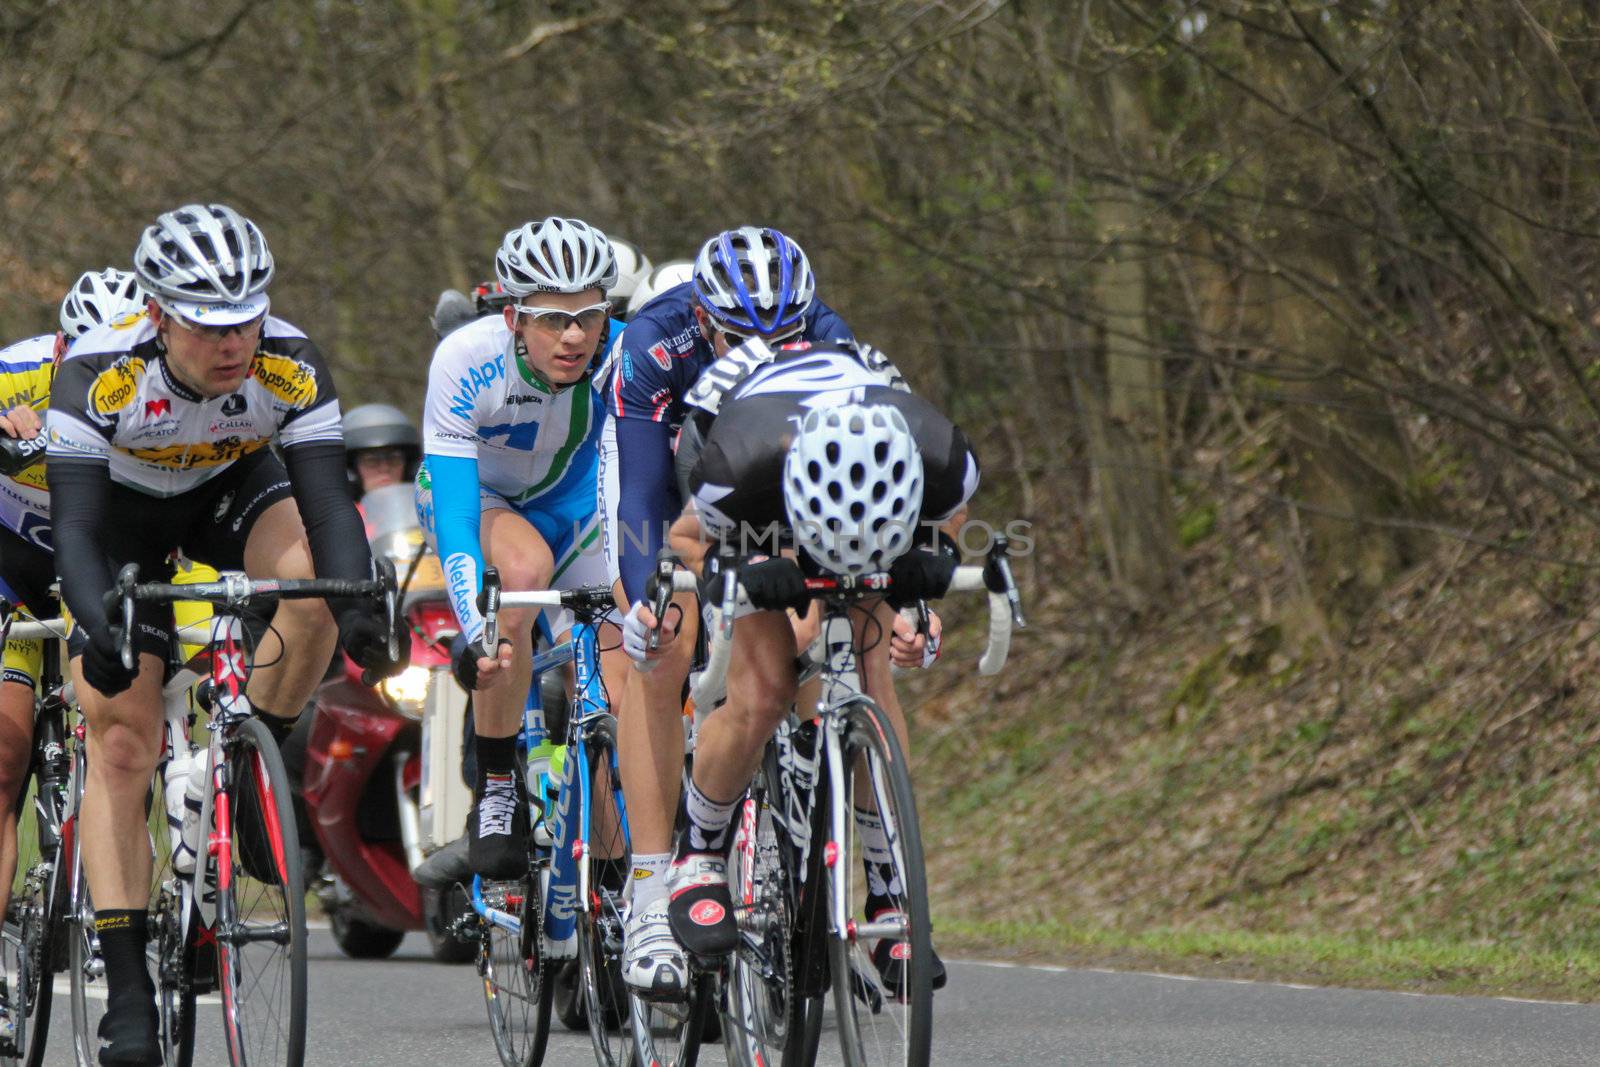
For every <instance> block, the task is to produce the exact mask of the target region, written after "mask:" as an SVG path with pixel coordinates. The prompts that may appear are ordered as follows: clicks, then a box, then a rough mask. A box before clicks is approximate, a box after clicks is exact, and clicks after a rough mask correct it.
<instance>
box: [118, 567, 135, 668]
mask: <svg viewBox="0 0 1600 1067" xmlns="http://www.w3.org/2000/svg"><path fill="white" fill-rule="evenodd" d="M138 584H139V565H138V564H137V563H126V564H124V565H123V567H122V570H120V571H118V572H117V589H116V591H117V596H118V598H119V599H120V600H121V601H122V642H121V643H122V667H123V669H124V670H129V671H131V670H133V587H134V586H136V585H138Z"/></svg>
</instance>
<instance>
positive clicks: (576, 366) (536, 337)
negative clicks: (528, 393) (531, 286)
mask: <svg viewBox="0 0 1600 1067" xmlns="http://www.w3.org/2000/svg"><path fill="white" fill-rule="evenodd" d="M604 299H605V294H604V293H602V292H601V291H600V290H599V289H585V290H584V291H583V292H581V293H534V294H531V295H529V296H526V297H522V298H521V299H520V300H519V303H521V304H522V305H523V306H525V307H526V306H537V307H545V308H551V309H554V310H559V311H581V310H583V309H584V308H587V307H592V306H594V305H595V304H598V303H599V302H600V301H602V300H604ZM504 314H505V317H506V325H507V326H509V327H511V329H512V330H514V331H516V332H517V333H518V334H519V335H521V337H522V343H523V344H525V345H527V346H528V362H529V363H531V364H533V369H534V370H535V371H536V372H537V373H539V374H540V375H543V376H544V378H545V379H547V380H548V381H550V382H552V383H554V384H556V385H571V384H572V383H573V382H575V381H577V380H578V379H579V378H582V377H583V375H584V372H585V371H587V370H588V369H589V364H590V363H592V362H594V356H595V352H596V350H597V349H598V348H599V347H600V335H601V334H602V333H603V332H605V318H604V316H601V317H600V319H599V321H598V322H597V323H596V324H595V326H594V328H593V329H588V330H586V329H584V328H583V327H582V326H580V325H579V324H578V323H577V321H576V320H573V319H568V320H567V323H566V326H565V328H564V329H550V328H548V327H547V326H545V325H544V324H542V323H539V322H536V321H534V320H533V318H532V317H531V316H528V315H519V314H517V312H516V310H515V308H510V307H508V308H506V309H505V311H504Z"/></svg>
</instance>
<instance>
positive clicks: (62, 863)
mask: <svg viewBox="0 0 1600 1067" xmlns="http://www.w3.org/2000/svg"><path fill="white" fill-rule="evenodd" d="M37 743H38V739H37V738H35V744H37ZM33 770H34V772H35V773H34V775H33V776H32V777H33V781H34V788H33V790H32V796H31V799H32V800H33V803H32V804H31V805H28V806H29V807H31V809H32V811H33V816H34V826H35V832H34V835H33V838H32V841H31V845H32V847H31V848H28V849H26V850H25V849H23V848H22V847H21V839H22V834H21V833H20V832H19V833H18V835H17V836H18V846H19V847H18V849H17V867H16V871H17V876H16V877H15V878H14V879H13V884H12V889H11V899H10V904H9V905H8V907H7V909H6V923H5V932H4V935H3V936H4V939H5V946H6V947H5V948H4V950H0V951H3V953H4V956H5V961H4V967H5V973H7V974H11V975H15V976H16V979H17V980H16V982H15V983H14V986H13V988H12V989H11V990H10V993H11V1009H12V1014H13V1020H14V1021H15V1022H16V1024H17V1044H16V1049H17V1052H16V1061H17V1062H18V1063H22V1064H26V1067H40V1065H41V1064H42V1063H43V1062H44V1052H45V1048H46V1046H47V1045H48V1043H49V1040H50V1006H51V1004H52V1002H53V1001H54V993H55V981H54V965H55V960H56V956H57V953H56V946H57V944H58V941H59V937H60V933H59V932H60V930H61V927H62V922H63V916H64V913H65V910H66V893H65V892H64V891H63V890H62V887H63V886H65V885H66V883H67V870H66V868H67V858H66V857H63V855H62V848H61V840H60V836H59V827H60V825H61V820H62V812H61V811H59V810H54V809H56V808H58V807H59V806H60V804H59V801H58V800H55V799H50V798H51V796H52V794H51V790H50V787H49V783H47V782H45V781H44V779H43V775H42V771H41V768H40V763H39V753H38V750H37V749H35V752H34V766H33ZM40 798H46V799H43V800H41V799H40ZM26 799H27V798H25V801H24V803H26ZM45 804H48V805H50V807H51V809H52V810H50V811H48V812H47V811H46V810H45V808H44V807H43V806H42V805H45ZM23 818H24V815H23V813H22V811H21V810H20V806H19V810H18V813H17V823H18V826H19V830H20V827H21V825H22V819H23ZM45 841H49V842H53V843H52V844H50V845H48V846H46V848H47V849H48V851H49V852H50V853H51V855H49V856H46V855H45V851H46V849H43V848H41V847H40V845H39V843H40V842H45ZM13 945H14V946H15V949H13V948H12V946H13Z"/></svg>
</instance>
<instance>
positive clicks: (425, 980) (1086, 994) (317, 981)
mask: <svg viewBox="0 0 1600 1067" xmlns="http://www.w3.org/2000/svg"><path fill="white" fill-rule="evenodd" d="M310 978H311V1009H312V1014H311V1032H310V1043H309V1048H310V1052H309V1055H308V1056H307V1063H308V1064H312V1065H318V1067H320V1065H351V1067H364V1065H368V1064H371V1065H374V1067H379V1065H381V1067H390V1065H392V1064H429V1065H439V1067H445V1065H448V1067H467V1065H477V1064H483V1065H486V1067H487V1065H492V1064H494V1063H497V1062H498V1060H497V1058H496V1056H495V1052H494V1046H493V1045H492V1043H491V1042H490V1040H489V1034H488V1029H487V1026H486V1024H485V1021H484V1008H483V996H482V993H481V992H480V989H479V987H478V985H477V984H476V982H475V980H474V973H473V970H472V968H471V967H470V966H469V965H462V966H445V965H442V964H437V963H434V962H432V960H431V959H430V958H429V956H428V952H427V944H426V942H425V941H424V940H423V939H422V937H421V935H412V936H411V937H409V938H407V940H406V942H405V944H404V945H403V946H401V949H400V952H399V953H398V954H397V955H396V956H395V958H394V959H392V960H389V961H387V962H383V963H372V962H356V961H353V960H347V959H345V958H344V957H342V956H341V955H340V954H339V952H338V950H337V949H336V948H334V946H333V943H332V941H331V940H330V939H329V937H328V934H327V932H326V931H322V930H314V931H312V967H311V975H310ZM65 999H66V998H64V997H61V998H58V1000H57V1011H56V1015H55V1018H54V1020H53V1021H52V1029H55V1031H56V1034H55V1037H56V1039H55V1040H52V1041H51V1042H50V1044H51V1055H49V1056H47V1057H46V1062H48V1063H51V1064H71V1063H72V1059H71V1053H70V1049H69V1047H68V1045H67V1043H66V1042H65V1040H63V1039H64V1038H65V1036H66V1033H67V1030H68V1027H70V1025H71V1024H70V1020H69V1018H68V1016H67V1014H66V1010H67V1009H66V1004H65ZM936 1004H937V1008H938V1014H937V1021H936V1024H935V1046H936V1051H935V1062H936V1063H940V1064H950V1065H955V1067H977V1065H982V1064H1005V1065H1013V1064H1072V1065H1091V1064H1092V1065H1101V1064H1106V1065H1119V1067H1120V1065H1139V1067H1146V1065H1162V1067H1167V1065H1174V1067H1180V1065H1181V1067H1287V1065H1307V1067H1387V1065H1393V1067H1433V1065H1438V1067H1476V1065H1480V1064H1481V1065H1485V1067H1487V1065H1491V1064H1492V1065H1494V1067H1504V1065H1507V1064H1515V1065H1516V1067H1547V1065H1552V1067H1553V1065H1557V1064H1561V1065H1566V1064H1585V1065H1592V1064H1600V1007H1596V1006H1587V1005H1569V1004H1546V1003H1528V1002H1520V1001H1510V1000H1491V999H1473V998H1463V997H1423V996H1416V995H1410V994H1404V993H1377V992H1365V991H1355V990H1343V989H1310V988H1302V987H1296V986H1285V985H1265V984H1259V983H1246V982H1225V981H1210V980H1195V979H1183V978H1171V977H1163V976H1159V975H1147V974H1114V973H1109V972H1104V971H1070V970H1063V969H1056V968H1034V967H1011V966H1005V965H997V964H984V963H968V962H956V963H954V964H952V966H951V981H950V985H949V987H948V988H946V989H944V990H943V991H941V992H940V993H939V994H938V997H937V1000H936ZM217 1010H218V1009H217V1008H216V1007H215V1006H214V1005H213V1006H211V1007H208V1008H205V1009H204V1010H203V1012H202V1014H201V1015H200V1016H199V1019H198V1024H199V1031H198V1040H197V1048H196V1052H197V1055H196V1057H195V1062H196V1063H197V1064H204V1065H207V1067H209V1065H212V1064H221V1063H224V1062H225V1057H224V1056H223V1054H222V1050H221V1045H220V1031H219V1025H218V1020H217V1016H216V1012H217ZM555 1025H556V1030H555V1032H554V1033H553V1034H552V1037H551V1045H550V1053H549V1055H548V1056H547V1057H546V1060H545V1062H546V1063H548V1064H552V1065H557V1067H566V1065H583V1064H592V1063H593V1062H594V1057H593V1054H592V1053H591V1052H590V1050H589V1045H588V1039H587V1037H585V1036H581V1035H577V1034H571V1033H568V1032H566V1031H563V1030H561V1028H560V1024H559V1023H557V1024H555ZM823 1049H824V1052H825V1053H831V1056H830V1057H829V1061H830V1062H836V1061H837V1049H836V1048H830V1047H829V1045H828V1038H827V1037H825V1038H824V1045H823ZM701 1062H702V1063H705V1064H708V1065H715V1067H720V1065H722V1064H723V1058H722V1056H721V1054H720V1047H713V1048H712V1049H711V1050H709V1054H708V1055H706V1056H703V1057H702V1058H701Z"/></svg>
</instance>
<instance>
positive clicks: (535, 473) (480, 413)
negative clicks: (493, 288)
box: [422, 316, 601, 504]
mask: <svg viewBox="0 0 1600 1067" xmlns="http://www.w3.org/2000/svg"><path fill="white" fill-rule="evenodd" d="M518 341H519V339H518V337H517V335H516V334H515V333H514V332H513V331H512V330H511V329H510V328H509V327H507V326H506V324H505V320H504V319H503V318H500V317H499V316H487V317H485V318H481V319H478V320H477V321H475V322H471V323H468V324H467V325H465V326H463V327H461V328H460V329H458V330H456V331H454V332H453V333H451V334H450V335H449V336H447V337H446V338H445V339H444V340H443V341H440V342H439V347H438V348H436V349H434V353H433V363H432V364H431V365H430V366H429V368H428V395H427V399H426V400H425V401H424V402H423V408H422V449H423V451H424V452H425V453H427V454H428V455H430V456H450V457H457V458H462V459H475V460H477V461H478V484H479V485H481V486H483V487H485V488H488V489H491V490H493V491H494V492H496V493H498V494H499V495H500V496H502V497H504V498H505V499H506V500H508V501H509V502H511V503H512V504H521V503H524V502H526V501H529V500H531V499H533V498H534V497H537V496H541V495H543V494H545V493H549V492H555V491H561V492H566V491H567V486H564V485H563V480H564V479H567V478H568V476H569V475H574V476H576V475H578V474H580V473H582V472H581V470H580V468H582V467H583V466H585V465H586V464H589V463H590V462H591V461H592V459H593V452H594V448H593V440H592V439H593V438H594V437H595V436H596V434H597V433H598V426H599V421H600V417H601V409H600V405H599V404H598V402H597V398H596V395H595V391H594V386H593V385H592V384H591V382H590V379H588V378H584V379H582V380H581V381H579V382H578V383H576V384H575V385H572V386H570V387H568V388H566V389H562V390H560V391H559V392H556V391H552V390H551V388H550V387H549V386H548V385H546V384H545V383H544V382H542V381H540V380H539V379H538V378H537V377H535V376H534V374H533V372H532V371H530V370H529V369H528V367H527V364H526V363H525V362H524V360H523V357H522V355H521V354H520V349H521V346H520V344H519V343H518ZM586 444H587V445H589V447H587V448H585V445H586ZM433 476H434V478H435V479H437V478H438V476H439V472H438V471H434V472H433Z"/></svg>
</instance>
